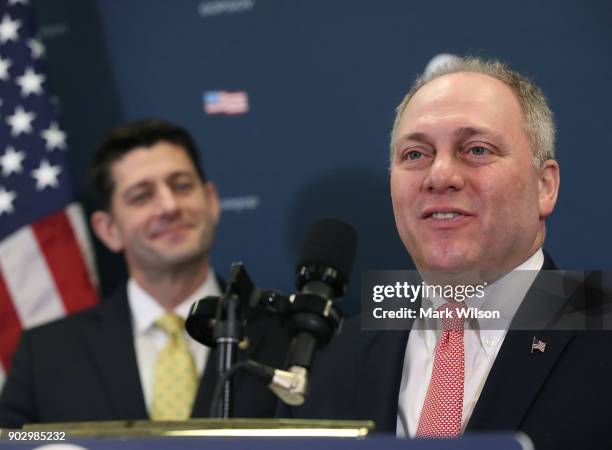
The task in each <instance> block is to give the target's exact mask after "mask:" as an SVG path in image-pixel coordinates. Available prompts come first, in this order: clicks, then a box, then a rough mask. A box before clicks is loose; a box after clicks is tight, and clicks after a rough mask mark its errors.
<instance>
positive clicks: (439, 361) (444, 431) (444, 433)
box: [416, 302, 465, 437]
mask: <svg viewBox="0 0 612 450" xmlns="http://www.w3.org/2000/svg"><path fill="white" fill-rule="evenodd" d="M462 308H465V304H464V303H459V302H448V303H446V304H444V305H442V306H441V307H440V308H438V309H437V310H438V311H452V314H453V317H452V318H443V319H442V322H443V324H444V333H443V334H442V337H441V339H440V342H438V345H437V346H436V355H435V357H434V363H433V370H432V372H431V380H430V381H429V387H428V388H427V394H426V395H425V402H424V403H423V409H422V410H421V417H420V419H419V426H418V428H417V433H416V435H417V437H452V436H458V435H459V434H461V414H462V411H463V381H464V376H465V374H464V372H465V354H464V350H463V323H464V322H465V319H464V318H458V317H457V311H458V310H459V309H462Z"/></svg>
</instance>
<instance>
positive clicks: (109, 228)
mask: <svg viewBox="0 0 612 450" xmlns="http://www.w3.org/2000/svg"><path fill="white" fill-rule="evenodd" d="M91 227H92V228H93V230H94V233H96V236H98V239H100V240H101V241H102V242H103V243H104V245H106V246H107V247H108V249H109V250H111V251H113V252H115V253H117V252H120V251H121V250H123V239H122V238H121V233H119V229H118V228H117V224H116V223H115V219H114V218H113V216H112V214H110V213H109V212H106V211H95V212H94V213H93V214H92V215H91Z"/></svg>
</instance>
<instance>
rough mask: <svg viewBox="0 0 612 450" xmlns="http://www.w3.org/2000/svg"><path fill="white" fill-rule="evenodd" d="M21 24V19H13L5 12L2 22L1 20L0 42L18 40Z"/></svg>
mask: <svg viewBox="0 0 612 450" xmlns="http://www.w3.org/2000/svg"><path fill="white" fill-rule="evenodd" d="M20 26H21V21H20V20H11V17H10V16H9V15H8V14H5V15H4V17H3V18H2V22H0V44H5V43H6V42H7V41H17V38H18V37H19V35H18V34H17V28H19V27H20Z"/></svg>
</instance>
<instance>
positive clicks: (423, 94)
mask: <svg viewBox="0 0 612 450" xmlns="http://www.w3.org/2000/svg"><path fill="white" fill-rule="evenodd" d="M554 144H555V125H554V121H553V116H552V113H551V111H550V109H549V107H548V104H547V101H546V99H545V97H544V95H543V94H542V92H541V91H540V89H539V88H538V87H536V86H535V85H534V84H533V83H532V82H531V81H530V80H528V79H527V78H525V77H524V76H522V75H520V74H518V73H516V72H513V71H511V70H510V69H508V67H507V66H505V65H504V64H502V63H500V62H498V61H494V60H483V59H477V58H456V59H454V60H452V61H450V62H448V63H447V64H443V65H441V66H438V67H437V68H435V69H433V70H432V71H430V72H427V73H425V74H424V75H423V76H421V77H420V78H418V79H417V80H416V81H415V83H414V84H413V87H412V89H411V90H410V92H409V93H408V94H407V95H406V97H405V98H404V100H403V101H402V102H401V103H400V105H399V106H398V108H397V110H396V118H395V122H394V126H393V131H392V133H391V179H390V185H391V199H392V203H393V210H394V215H395V222H396V226H397V229H398V232H399V235H400V237H401V239H402V242H403V243H404V245H405V247H406V249H407V250H408V252H409V253H410V255H411V257H412V259H413V261H414V263H415V265H416V267H417V269H418V271H419V273H420V275H421V277H422V278H423V279H424V280H425V281H426V282H428V283H429V282H431V281H434V282H436V283H445V284H447V285H456V284H457V283H463V284H474V283H479V282H480V283H482V282H483V281H486V282H488V283H489V285H488V286H487V288H486V290H485V296H484V299H483V300H482V303H481V305H482V304H485V305H486V304H488V305H497V306H498V307H499V309H500V310H501V311H502V312H503V313H504V315H505V316H506V317H509V318H514V319H513V320H514V322H512V323H513V324H514V325H515V328H517V327H516V324H517V323H518V322H519V321H520V320H519V319H521V320H522V319H524V318H528V319H531V318H533V317H534V314H533V313H534V311H536V312H537V314H539V315H540V316H538V317H542V318H544V319H545V321H546V322H550V323H551V324H553V327H554V326H555V324H557V325H559V324H561V321H562V320H563V319H564V317H565V316H564V314H565V312H564V310H565V309H566V308H569V309H570V310H572V311H575V310H580V308H581V307H582V306H581V305H583V303H581V302H584V301H585V298H589V297H587V296H588V295H591V293H590V291H588V290H587V289H576V290H575V291H563V287H564V285H563V283H561V291H562V293H561V294H560V295H556V296H553V295H550V294H549V293H548V292H543V291H542V289H540V287H541V280H542V278H541V277H542V275H543V274H544V272H542V271H541V270H542V269H544V270H547V269H555V267H554V264H553V262H552V260H551V259H550V258H549V257H548V255H546V254H544V252H543V250H542V245H543V242H544V238H545V234H546V226H545V219H546V217H547V216H549V215H550V214H551V213H552V211H553V209H554V207H555V204H556V201H557V195H558V191H559V183H560V177H559V165H558V163H557V162H556V160H555V159H554V158H555V156H554ZM525 270H527V271H529V272H525V273H527V274H533V276H524V277H518V279H517V278H516V277H511V276H509V275H510V274H514V273H519V272H513V271H525ZM595 295H598V294H597V293H595ZM591 299H592V298H591ZM595 300H597V298H595ZM420 301H421V302H422V305H423V306H427V307H429V308H430V309H431V308H434V309H437V310H442V309H446V310H448V309H451V310H454V311H456V310H457V309H458V308H463V307H464V306H462V305H461V302H456V301H453V299H444V298H423V299H420ZM472 301H473V300H469V299H468V300H466V302H465V304H466V305H467V306H475V305H473V304H472V303H471V302H472ZM521 323H524V322H522V321H521ZM405 324H406V331H403V332H398V331H386V332H385V331H363V330H360V321H359V318H358V319H357V320H349V321H348V322H347V324H345V325H346V326H345V327H344V330H343V332H342V334H341V335H340V336H339V338H338V339H337V340H336V341H335V342H334V343H332V345H331V346H330V347H329V348H328V350H327V351H324V352H323V353H322V355H321V357H320V359H318V360H317V362H316V366H315V368H314V370H313V378H312V385H311V388H312V390H311V395H310V398H309V399H308V400H307V402H306V404H305V405H304V406H302V407H298V408H293V409H291V410H288V409H285V410H284V411H283V412H282V414H283V415H288V416H292V417H303V418H321V419H332V418H333V419H373V420H374V421H375V423H376V430H377V431H383V432H390V433H395V434H397V435H398V436H400V437H452V436H458V435H461V434H462V433H464V432H472V431H488V432H491V431H517V430H520V431H523V432H524V433H526V434H527V435H529V436H530V437H531V438H532V439H533V441H534V443H535V448H538V449H546V448H550V449H553V448H555V449H556V448H603V447H605V446H607V445H609V444H610V442H612V434H611V433H610V432H609V431H608V429H609V427H608V426H607V419H606V414H605V411H606V410H607V405H608V404H609V403H610V402H611V401H612V388H611V387H610V383H609V379H610V377H611V376H612V363H611V362H610V359H609V358H607V357H604V356H603V355H604V354H605V353H606V352H609V348H610V346H611V345H612V340H611V339H610V338H609V337H608V336H607V335H606V333H591V332H584V331H582V332H580V331H576V330H575V329H574V330H570V329H568V328H567V327H565V328H564V327H563V326H560V328H562V329H565V331H552V330H550V329H546V330H537V331H533V328H531V329H529V331H524V330H525V328H523V331H521V330H517V329H512V328H513V327H512V326H511V327H510V330H509V331H508V330H507V329H490V327H489V328H487V326H486V324H485V323H484V322H480V321H478V320H474V321H459V322H457V321H454V322H453V321H452V320H436V319H433V320H432V319H429V320H428V319H425V318H423V317H417V318H416V319H415V320H408V321H406V322H405ZM536 336H537V338H536ZM536 339H537V341H536ZM536 343H537V345H536ZM534 346H535V349H536V351H535V352H534ZM585 374H589V375H588V379H587V378H585Z"/></svg>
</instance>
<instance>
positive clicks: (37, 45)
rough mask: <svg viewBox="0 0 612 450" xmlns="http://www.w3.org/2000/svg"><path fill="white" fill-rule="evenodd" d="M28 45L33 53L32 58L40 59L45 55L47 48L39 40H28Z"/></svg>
mask: <svg viewBox="0 0 612 450" xmlns="http://www.w3.org/2000/svg"><path fill="white" fill-rule="evenodd" d="M27 44H28V47H30V51H31V52H32V58H34V59H38V58H40V57H41V56H42V55H44V54H45V46H44V45H43V43H42V42H40V41H39V40H38V39H35V38H30V39H28V41H27Z"/></svg>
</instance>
